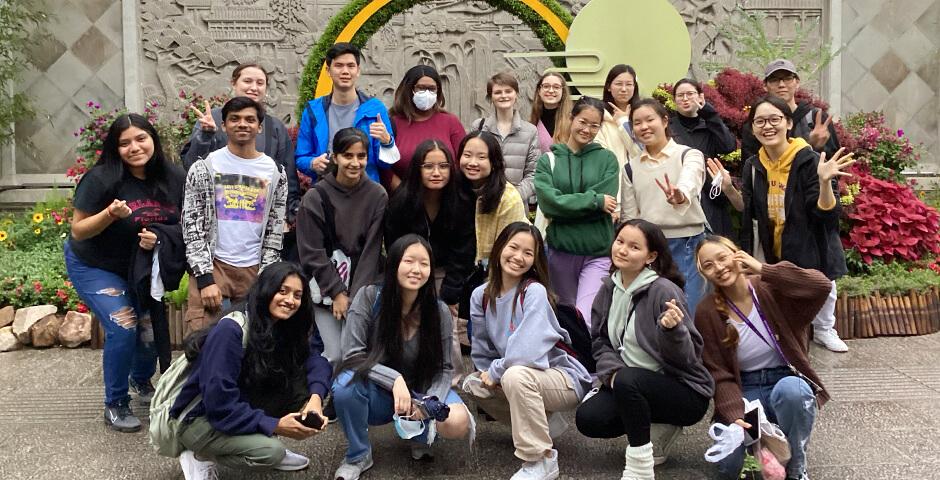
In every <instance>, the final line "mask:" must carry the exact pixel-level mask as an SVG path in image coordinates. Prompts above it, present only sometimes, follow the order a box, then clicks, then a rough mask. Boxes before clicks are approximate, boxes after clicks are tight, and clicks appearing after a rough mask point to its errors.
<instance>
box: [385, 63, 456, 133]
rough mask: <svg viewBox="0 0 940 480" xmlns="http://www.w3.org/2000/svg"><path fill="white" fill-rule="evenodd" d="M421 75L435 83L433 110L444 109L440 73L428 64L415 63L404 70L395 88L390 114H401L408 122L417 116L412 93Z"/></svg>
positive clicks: (440, 110)
mask: <svg viewBox="0 0 940 480" xmlns="http://www.w3.org/2000/svg"><path fill="white" fill-rule="evenodd" d="M422 77H428V78H430V79H431V80H434V84H435V85H437V103H436V104H435V105H434V108H433V110H434V111H435V112H443V111H445V110H444V104H445V103H446V100H445V99H444V85H443V84H442V83H441V76H440V74H438V73H437V70H435V69H434V67H432V66H430V65H415V66H413V67H411V68H410V69H408V71H407V72H405V76H404V77H402V79H401V82H400V83H399V84H398V88H396V89H395V100H394V103H393V105H392V108H391V109H390V110H389V112H388V114H389V115H390V116H395V115H398V116H402V117H405V119H406V120H408V121H409V122H413V121H414V120H415V117H417V116H418V107H416V106H415V104H414V100H413V99H412V95H413V93H414V88H415V85H416V84H417V83H418V80H421V78H422Z"/></svg>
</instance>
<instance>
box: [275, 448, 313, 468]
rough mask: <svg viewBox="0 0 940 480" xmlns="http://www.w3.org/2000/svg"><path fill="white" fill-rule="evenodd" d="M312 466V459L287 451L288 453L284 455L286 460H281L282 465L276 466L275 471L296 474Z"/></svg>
mask: <svg viewBox="0 0 940 480" xmlns="http://www.w3.org/2000/svg"><path fill="white" fill-rule="evenodd" d="M308 465H310V459H309V458H307V457H305V456H303V455H301V454H299V453H294V452H292V451H290V450H287V453H286V454H285V455H284V458H282V459H281V463H278V464H277V465H275V466H274V469H275V470H280V471H282V472H294V471H297V470H303V469H305V468H307V466H308Z"/></svg>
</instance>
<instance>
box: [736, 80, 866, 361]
mask: <svg viewBox="0 0 940 480" xmlns="http://www.w3.org/2000/svg"><path fill="white" fill-rule="evenodd" d="M749 124H750V125H753V128H754V135H755V136H756V137H757V140H758V141H759V142H760V144H761V148H760V150H759V151H758V154H757V155H755V156H752V157H751V158H749V159H747V160H746V161H745V163H744V168H743V172H744V175H743V196H744V217H743V219H742V228H743V232H742V236H741V238H742V239H743V242H744V250H745V251H749V252H754V254H755V256H758V257H760V255H759V254H758V253H757V252H762V254H763V258H764V259H766V261H767V263H777V262H778V261H781V260H787V261H789V262H793V263H794V264H796V265H797V266H799V267H802V268H812V269H815V270H819V271H820V272H823V273H824V274H826V276H827V277H829V279H830V280H832V289H831V291H830V294H829V299H828V300H827V301H826V304H825V305H824V306H823V308H822V309H821V310H820V312H819V315H818V316H817V318H816V320H815V321H814V322H813V339H814V340H815V341H816V342H817V343H820V344H822V345H824V346H825V347H826V348H828V349H829V350H832V351H836V352H844V351H847V350H848V347H847V346H846V345H845V342H843V341H842V340H841V339H840V338H839V336H838V334H837V333H836V331H835V329H834V328H833V325H835V304H836V298H837V295H836V282H835V280H836V279H837V278H839V277H841V276H842V275H845V274H846V272H847V269H846V266H845V252H844V251H843V249H842V242H841V241H840V240H839V215H840V206H839V201H838V197H836V195H835V189H836V188H837V185H836V183H837V180H838V177H839V176H845V175H849V173H846V172H844V171H843V170H844V169H846V168H848V167H849V166H851V165H852V164H854V163H855V160H853V159H852V154H851V153H849V154H847V155H843V152H844V151H845V149H841V148H840V149H839V150H838V151H836V153H835V155H833V156H832V158H831V159H830V158H827V157H826V155H825V153H823V154H821V155H820V154H817V153H816V152H815V151H814V150H813V148H812V146H811V145H810V144H809V143H808V142H807V141H806V140H803V139H802V138H799V137H796V138H791V137H790V136H789V133H788V132H789V131H790V129H791V128H792V127H793V118H792V113H791V112H790V107H789V106H788V105H787V104H786V102H784V101H783V100H781V99H779V98H777V97H774V96H767V97H764V98H762V99H759V100H758V101H757V102H755V103H754V105H753V106H752V107H751V114H750V118H749ZM754 221H756V223H757V225H756V226H757V231H756V237H755V233H754ZM755 242H756V243H755ZM752 243H753V245H752Z"/></svg>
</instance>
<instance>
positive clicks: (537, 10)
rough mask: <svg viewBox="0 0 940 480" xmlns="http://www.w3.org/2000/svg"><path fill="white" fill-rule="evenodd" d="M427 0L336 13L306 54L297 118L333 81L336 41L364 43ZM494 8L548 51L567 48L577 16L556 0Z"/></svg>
mask: <svg viewBox="0 0 940 480" xmlns="http://www.w3.org/2000/svg"><path fill="white" fill-rule="evenodd" d="M426 1H428V0H352V1H350V2H349V3H348V4H347V5H346V6H345V7H343V9H342V10H340V11H339V12H337V13H336V15H334V16H333V18H332V19H331V20H330V22H329V23H328V24H327V26H326V28H325V29H324V31H323V35H321V36H320V39H319V40H318V41H317V43H316V45H314V47H313V49H312V50H311V51H310V55H309V56H308V57H307V64H306V65H305V66H304V71H303V74H302V75H301V79H300V91H299V92H298V93H299V98H298V100H297V118H300V117H301V114H302V112H303V108H304V105H306V103H307V102H308V101H310V100H312V99H313V98H316V97H319V96H321V95H326V94H327V93H329V92H330V90H332V86H333V82H332V81H331V80H330V77H329V76H327V74H326V65H325V64H324V62H325V58H326V52H327V50H329V48H330V47H331V46H332V45H333V44H334V43H337V42H351V43H353V44H355V45H357V46H359V47H363V46H365V44H366V42H368V41H369V38H371V37H372V35H373V34H374V33H375V32H377V31H378V30H379V29H380V28H382V26H384V25H385V24H386V23H388V21H389V20H391V18H392V17H394V16H395V15H397V14H399V13H402V12H405V11H406V10H408V9H409V8H411V7H413V6H415V5H417V4H420V3H424V2H426ZM485 1H486V3H488V4H490V5H492V6H493V7H495V8H498V9H500V10H503V11H505V12H508V13H511V14H512V15H514V16H515V17H517V18H519V19H520V20H522V21H523V23H525V24H526V25H527V26H528V27H529V28H531V29H532V31H533V32H534V33H535V35H536V36H537V37H538V38H539V40H541V41H542V45H543V46H545V49H546V50H548V51H561V50H564V47H565V40H567V38H568V27H570V26H571V22H572V21H573V20H574V18H573V17H572V15H571V12H569V11H568V10H567V9H565V7H563V6H562V5H561V4H559V3H558V1H557V0H485Z"/></svg>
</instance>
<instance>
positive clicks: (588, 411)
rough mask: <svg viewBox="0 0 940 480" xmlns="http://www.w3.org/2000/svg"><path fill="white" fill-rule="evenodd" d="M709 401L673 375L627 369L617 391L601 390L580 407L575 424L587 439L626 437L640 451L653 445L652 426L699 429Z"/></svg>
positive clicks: (617, 381) (621, 374) (618, 378)
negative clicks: (641, 448)
mask: <svg viewBox="0 0 940 480" xmlns="http://www.w3.org/2000/svg"><path fill="white" fill-rule="evenodd" d="M708 401H709V398H707V397H705V396H703V395H701V394H700V393H698V392H696V391H695V390H692V389H691V388H689V387H688V386H686V385H685V384H683V383H680V382H679V381H678V380H676V379H675V378H673V377H671V376H669V375H664V374H662V373H656V372H653V371H650V370H647V369H645V368H633V367H624V368H623V369H621V370H620V371H619V372H618V373H617V376H616V378H615V379H614V388H613V390H611V389H610V387H608V386H606V385H605V386H603V387H601V390H600V391H599V392H597V394H596V395H594V396H593V397H591V398H589V399H588V400H586V401H585V402H584V403H582V404H581V406H580V407H578V413H577V415H576V416H575V420H576V422H577V425H578V431H580V432H581V433H582V434H584V435H585V436H588V437H592V438H616V437H619V436H621V435H623V434H626V435H627V440H629V442H630V446H631V447H639V446H643V445H646V444H647V443H650V424H653V423H666V424H670V425H679V426H683V427H687V426H689V425H695V424H696V423H698V421H699V420H701V419H702V417H704V416H705V411H706V410H708ZM617 418H619V419H620V421H619V422H618V421H616V419H617Z"/></svg>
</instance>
